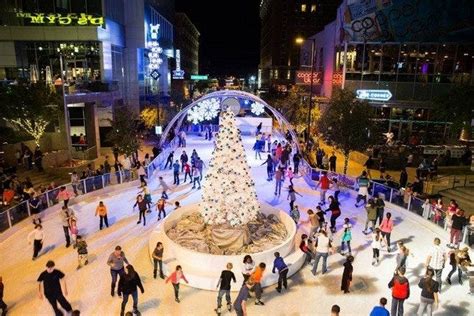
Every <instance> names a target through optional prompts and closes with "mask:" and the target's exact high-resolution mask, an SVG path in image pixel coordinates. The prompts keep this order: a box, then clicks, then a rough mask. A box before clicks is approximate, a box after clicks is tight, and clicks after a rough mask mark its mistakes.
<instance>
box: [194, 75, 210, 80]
mask: <svg viewBox="0 0 474 316" xmlns="http://www.w3.org/2000/svg"><path fill="white" fill-rule="evenodd" d="M208 79H209V76H208V75H191V80H208Z"/></svg>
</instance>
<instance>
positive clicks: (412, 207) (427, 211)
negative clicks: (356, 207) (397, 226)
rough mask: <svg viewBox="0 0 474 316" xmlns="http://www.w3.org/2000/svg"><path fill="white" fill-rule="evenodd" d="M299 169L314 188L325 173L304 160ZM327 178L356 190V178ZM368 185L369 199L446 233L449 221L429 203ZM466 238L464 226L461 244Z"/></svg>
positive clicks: (467, 231) (376, 185)
mask: <svg viewBox="0 0 474 316" xmlns="http://www.w3.org/2000/svg"><path fill="white" fill-rule="evenodd" d="M300 169H301V170H302V171H303V173H304V174H303V176H304V178H305V181H306V183H308V185H310V186H314V184H315V182H314V181H317V180H318V179H319V174H320V173H321V172H322V171H327V170H322V169H317V168H313V167H311V166H310V165H309V164H308V162H307V161H306V160H302V161H301V168H300ZM328 176H329V177H330V178H334V177H336V178H337V179H338V184H339V186H340V187H341V188H345V189H349V190H354V191H355V190H356V185H357V180H356V178H354V177H350V176H347V175H343V174H339V173H336V172H328ZM369 183H370V184H369V195H370V197H382V198H383V199H384V201H385V202H389V203H392V204H395V205H397V206H399V207H401V208H402V209H404V210H407V211H409V212H411V213H413V214H416V215H418V216H420V217H422V218H423V219H424V220H426V221H429V222H431V223H433V224H435V225H437V226H439V227H440V228H442V229H443V230H445V231H448V229H449V228H450V225H449V224H450V223H449V219H448V218H446V213H445V212H442V213H441V214H437V213H436V210H435V209H434V207H433V204H432V203H429V204H428V205H427V206H426V205H424V202H425V201H424V200H422V199H420V198H418V197H416V196H413V195H405V192H404V189H403V188H401V189H396V188H392V187H389V186H387V185H385V184H381V183H378V182H376V181H373V180H370V181H369ZM468 238H469V229H468V226H466V227H465V228H464V230H463V234H462V242H464V243H466V244H468Z"/></svg>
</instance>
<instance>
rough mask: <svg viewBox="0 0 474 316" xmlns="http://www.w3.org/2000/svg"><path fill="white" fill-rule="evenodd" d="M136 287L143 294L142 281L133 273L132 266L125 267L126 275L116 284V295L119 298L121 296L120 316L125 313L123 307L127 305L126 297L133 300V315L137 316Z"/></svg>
mask: <svg viewBox="0 0 474 316" xmlns="http://www.w3.org/2000/svg"><path fill="white" fill-rule="evenodd" d="M137 287H138V288H140V291H141V292H142V294H143V293H145V289H144V288H143V285H142V281H141V280H140V277H139V276H138V273H137V272H136V271H135V269H134V268H133V266H132V265H128V266H127V273H125V274H124V275H123V277H120V281H119V284H118V295H119V296H121V295H122V294H123V300H122V305H121V310H120V316H123V315H124V313H125V307H126V306H127V303H128V297H129V296H130V295H131V296H132V299H133V313H134V314H138V313H139V312H138V308H137V307H138V306H137V305H138V290H137Z"/></svg>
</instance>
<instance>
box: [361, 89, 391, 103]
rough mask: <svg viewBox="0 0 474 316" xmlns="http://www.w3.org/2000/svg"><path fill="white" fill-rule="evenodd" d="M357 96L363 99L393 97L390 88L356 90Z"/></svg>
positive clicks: (379, 99) (375, 99) (386, 98)
mask: <svg viewBox="0 0 474 316" xmlns="http://www.w3.org/2000/svg"><path fill="white" fill-rule="evenodd" d="M356 98H357V99H362V100H373V101H388V100H390V99H391V98H392V93H391V92H390V91H389V90H363V89H361V90H356Z"/></svg>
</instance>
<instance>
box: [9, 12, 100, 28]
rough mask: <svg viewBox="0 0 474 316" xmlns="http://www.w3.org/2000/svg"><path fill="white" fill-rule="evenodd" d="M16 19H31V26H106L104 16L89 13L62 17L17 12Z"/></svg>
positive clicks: (70, 14) (58, 14)
mask: <svg viewBox="0 0 474 316" xmlns="http://www.w3.org/2000/svg"><path fill="white" fill-rule="evenodd" d="M16 17H17V18H20V19H29V20H30V21H29V22H30V23H31V24H38V25H40V24H46V25H73V26H102V25H103V24H104V17H103V16H93V15H90V14H87V13H69V14H65V15H62V14H60V13H57V14H52V13H48V14H45V13H29V12H17V13H16Z"/></svg>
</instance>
